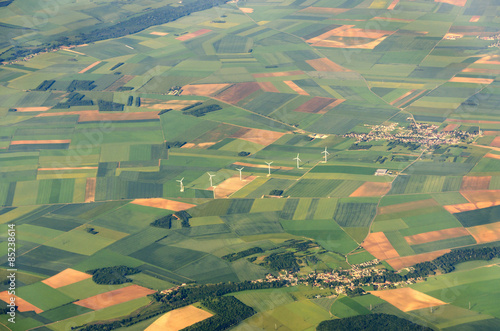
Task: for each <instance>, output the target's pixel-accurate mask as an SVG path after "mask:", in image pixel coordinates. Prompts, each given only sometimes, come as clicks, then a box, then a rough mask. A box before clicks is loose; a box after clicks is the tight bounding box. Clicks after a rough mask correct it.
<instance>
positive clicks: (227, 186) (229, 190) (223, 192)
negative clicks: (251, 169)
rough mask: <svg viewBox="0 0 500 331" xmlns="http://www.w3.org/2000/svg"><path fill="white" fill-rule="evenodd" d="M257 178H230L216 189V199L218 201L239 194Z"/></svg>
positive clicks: (235, 176)
mask: <svg viewBox="0 0 500 331" xmlns="http://www.w3.org/2000/svg"><path fill="white" fill-rule="evenodd" d="M255 178H257V176H244V175H242V176H241V179H243V180H240V175H239V174H238V175H234V176H233V177H230V178H228V179H226V180H225V181H223V182H222V183H220V184H219V185H217V188H216V189H215V198H216V199H225V198H227V197H229V196H230V195H231V194H233V193H234V192H237V191H238V190H240V189H241V188H243V187H244V186H245V185H247V184H250V183H251V182H252V181H253V180H254V179H255Z"/></svg>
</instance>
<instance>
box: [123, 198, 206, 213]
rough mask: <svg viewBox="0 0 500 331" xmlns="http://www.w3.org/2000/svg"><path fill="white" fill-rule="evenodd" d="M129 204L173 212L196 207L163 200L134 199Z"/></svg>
mask: <svg viewBox="0 0 500 331" xmlns="http://www.w3.org/2000/svg"><path fill="white" fill-rule="evenodd" d="M130 203H132V204H134V205H141V206H147V207H154V208H160V209H167V210H173V211H180V210H186V209H189V208H191V207H194V206H196V205H193V204H190V203H185V202H180V201H174V200H168V199H163V198H151V199H135V200H132V201H131V202H130Z"/></svg>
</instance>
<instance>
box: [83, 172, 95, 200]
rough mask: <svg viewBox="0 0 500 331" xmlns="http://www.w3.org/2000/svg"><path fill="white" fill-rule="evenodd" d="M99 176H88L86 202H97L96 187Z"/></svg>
mask: <svg viewBox="0 0 500 331" xmlns="http://www.w3.org/2000/svg"><path fill="white" fill-rule="evenodd" d="M96 182H97V178H95V177H90V178H87V183H86V184H85V200H84V201H85V202H95V187H96Z"/></svg>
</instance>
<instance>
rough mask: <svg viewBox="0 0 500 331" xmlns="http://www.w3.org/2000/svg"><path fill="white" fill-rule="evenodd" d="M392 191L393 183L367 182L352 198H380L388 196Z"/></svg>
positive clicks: (353, 193)
mask: <svg viewBox="0 0 500 331" xmlns="http://www.w3.org/2000/svg"><path fill="white" fill-rule="evenodd" d="M390 189H391V183H378V182H365V183H364V184H363V185H361V186H360V187H358V188H357V189H356V191H354V192H352V194H351V195H350V197H378V196H382V195H385V194H387V192H389V191H390Z"/></svg>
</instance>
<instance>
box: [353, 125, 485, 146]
mask: <svg viewBox="0 0 500 331" xmlns="http://www.w3.org/2000/svg"><path fill="white" fill-rule="evenodd" d="M438 128H439V126H437V125H434V124H429V123H417V122H412V123H410V124H409V125H408V128H403V127H399V126H398V123H392V124H390V125H373V126H371V131H370V132H369V133H355V132H350V133H346V134H345V135H344V137H348V138H355V139H356V143H359V142H369V141H373V140H375V141H377V140H387V141H398V142H400V143H417V144H421V145H423V146H427V147H429V146H435V145H441V144H457V143H460V142H464V141H465V142H470V141H472V140H473V139H474V138H476V137H477V136H479V135H481V131H480V130H478V132H468V131H461V130H454V131H448V130H441V131H438Z"/></svg>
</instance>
